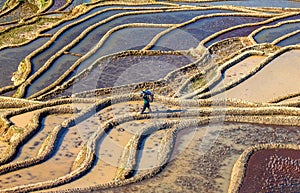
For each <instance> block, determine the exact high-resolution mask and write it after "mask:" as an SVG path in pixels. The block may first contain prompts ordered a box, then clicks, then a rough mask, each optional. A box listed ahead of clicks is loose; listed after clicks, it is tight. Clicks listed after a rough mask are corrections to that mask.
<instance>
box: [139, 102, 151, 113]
mask: <svg viewBox="0 0 300 193" xmlns="http://www.w3.org/2000/svg"><path fill="white" fill-rule="evenodd" d="M146 108H148V109H149V112H151V108H150V103H144V106H143V109H142V112H141V113H144V111H145V110H146Z"/></svg>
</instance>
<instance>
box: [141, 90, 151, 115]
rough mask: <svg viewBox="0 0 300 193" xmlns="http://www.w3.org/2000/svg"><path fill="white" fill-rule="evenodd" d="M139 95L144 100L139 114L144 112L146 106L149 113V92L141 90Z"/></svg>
mask: <svg viewBox="0 0 300 193" xmlns="http://www.w3.org/2000/svg"><path fill="white" fill-rule="evenodd" d="M141 97H142V98H143V101H144V106H143V109H142V111H141V114H143V113H144V111H145V110H146V108H148V110H149V113H151V112H152V110H151V108H150V98H149V94H148V92H147V91H146V90H143V92H142V93H141Z"/></svg>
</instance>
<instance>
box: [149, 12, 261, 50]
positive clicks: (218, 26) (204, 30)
mask: <svg viewBox="0 0 300 193" xmlns="http://www.w3.org/2000/svg"><path fill="white" fill-rule="evenodd" d="M262 20H264V18H258V17H240V16H235V17H234V16H221V17H212V18H205V19H201V20H199V21H197V22H195V23H191V24H188V25H186V26H184V27H182V28H179V29H178V30H174V31H172V32H170V33H168V34H167V35H165V36H163V37H162V38H160V39H159V41H158V42H157V43H156V46H158V47H160V49H162V48H167V49H181V50H184V49H189V48H191V47H196V46H197V45H198V44H199V42H200V41H201V40H203V39H204V38H206V37H208V36H210V35H212V34H214V33H216V32H218V31H220V30H223V29H226V28H229V27H232V26H235V25H240V24H244V23H256V22H259V21H262ZM178 34H180V35H178ZM176 37H179V38H177V39H176ZM175 40H176V41H175ZM186 40H189V42H190V43H187V41H186ZM152 49H157V47H154V48H152Z"/></svg>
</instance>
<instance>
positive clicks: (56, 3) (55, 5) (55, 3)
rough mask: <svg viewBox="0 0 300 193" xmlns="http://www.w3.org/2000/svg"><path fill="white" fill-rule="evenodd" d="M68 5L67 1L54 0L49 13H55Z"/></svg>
mask: <svg viewBox="0 0 300 193" xmlns="http://www.w3.org/2000/svg"><path fill="white" fill-rule="evenodd" d="M65 4H66V0H54V1H53V5H52V6H51V7H50V9H49V10H48V11H55V10H57V9H59V8H61V7H62V6H64V5H65Z"/></svg>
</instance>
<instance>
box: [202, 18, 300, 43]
mask: <svg viewBox="0 0 300 193" xmlns="http://www.w3.org/2000/svg"><path fill="white" fill-rule="evenodd" d="M295 19H300V15H296V16H292V17H287V18H283V19H279V20H276V21H273V22H270V23H268V24H263V25H256V26H251V27H243V28H239V29H235V30H232V31H229V32H226V33H224V34H222V35H219V36H218V37H216V38H215V39H213V40H211V41H209V42H207V43H206V44H205V47H208V46H210V45H212V44H213V43H215V42H218V41H220V40H223V39H226V38H233V37H245V36H248V35H249V34H250V33H252V32H253V31H254V30H256V29H258V28H260V27H262V26H270V25H275V24H277V23H278V22H282V21H288V20H295Z"/></svg>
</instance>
